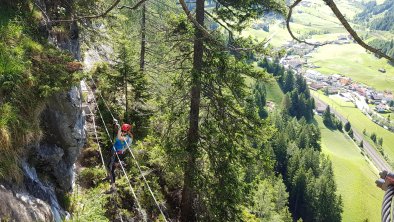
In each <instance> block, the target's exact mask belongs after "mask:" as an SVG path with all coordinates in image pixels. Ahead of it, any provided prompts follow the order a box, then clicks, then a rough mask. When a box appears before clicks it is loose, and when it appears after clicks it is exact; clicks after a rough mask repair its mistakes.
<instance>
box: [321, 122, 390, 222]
mask: <svg viewBox="0 0 394 222" xmlns="http://www.w3.org/2000/svg"><path fill="white" fill-rule="evenodd" d="M316 120H317V123H318V126H319V128H320V130H321V134H322V150H323V153H324V154H326V155H328V156H329V158H330V160H331V161H332V164H333V168H334V176H335V181H336V183H337V186H338V187H337V188H338V192H339V194H340V195H341V196H342V198H343V204H344V212H343V214H342V221H364V220H365V219H368V221H379V219H380V210H381V204H382V200H383V195H384V192H383V191H382V190H380V189H379V188H377V187H376V186H375V183H374V181H375V180H376V179H377V178H378V171H377V170H376V168H375V167H374V166H372V165H371V163H370V162H369V161H368V160H366V158H365V157H364V156H363V155H362V154H361V152H360V149H359V148H358V147H357V146H356V144H355V143H354V142H353V141H352V140H351V139H349V138H348V137H347V136H345V135H344V134H343V133H340V132H339V131H331V130H329V129H327V128H326V127H325V126H324V124H323V122H322V118H321V117H319V116H318V117H316Z"/></svg>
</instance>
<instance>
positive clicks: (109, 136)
mask: <svg viewBox="0 0 394 222" xmlns="http://www.w3.org/2000/svg"><path fill="white" fill-rule="evenodd" d="M87 87H89V86H88V85H87ZM89 91H90V92H91V94H92V97H93V100H94V103H95V104H96V107H97V111H98V112H99V115H100V118H101V121H102V122H103V125H104V128H105V131H106V133H107V135H108V138H109V139H110V141H111V143H112V144H113V141H112V138H111V135H110V134H109V131H108V128H107V126H106V124H105V121H104V118H103V115H102V114H101V110H100V108H99V106H98V104H97V101H96V98H95V96H94V94H93V91H92V89H91V88H90V87H89ZM111 115H112V114H111ZM112 148H113V149H114V152H115V154H116V157H117V158H118V160H119V163H120V166H121V168H122V171H123V174H124V175H125V177H126V180H127V182H128V184H129V187H130V190H131V193H132V194H133V197H134V199H135V202H136V204H137V207H138V211H139V213H140V214H141V215H142V216H143V218H144V219H145V216H144V214H143V213H142V208H141V205H140V203H139V201H138V198H137V195H136V194H135V192H134V189H133V187H132V186H131V182H130V179H129V177H128V176H127V173H126V170H125V169H124V167H123V165H122V162H121V160H120V158H119V155H118V154H117V153H116V150H115V147H114V146H112Z"/></svg>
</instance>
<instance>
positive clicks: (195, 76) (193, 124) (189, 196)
mask: <svg viewBox="0 0 394 222" xmlns="http://www.w3.org/2000/svg"><path fill="white" fill-rule="evenodd" d="M204 1H205V0H197V1H196V20H197V22H198V23H199V24H200V25H202V26H203V25H204ZM202 38H203V33H202V32H201V30H200V29H198V28H197V27H195V34H194V56H193V70H192V73H191V77H192V78H191V79H192V82H191V85H192V86H191V90H190V97H191V99H190V114H189V132H188V134H187V145H186V151H187V160H186V163H185V164H186V165H185V174H184V184H183V190H182V203H181V218H180V220H181V221H183V222H194V221H196V212H195V209H194V200H195V189H194V188H195V179H194V178H195V173H196V157H197V152H198V150H197V145H198V140H199V129H198V127H199V123H198V122H199V112H200V94H201V80H200V78H201V76H200V75H201V70H202V65H203V64H202V62H203V48H204V43H203V40H202Z"/></svg>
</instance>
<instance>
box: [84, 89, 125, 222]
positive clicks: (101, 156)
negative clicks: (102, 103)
mask: <svg viewBox="0 0 394 222" xmlns="http://www.w3.org/2000/svg"><path fill="white" fill-rule="evenodd" d="M90 90H91V89H90ZM90 92H91V91H90ZM85 102H86V103H88V102H87V101H85ZM95 104H96V103H95ZM87 107H88V109H89V112H90V113H91V115H92V117H93V118H92V122H93V129H94V135H95V138H96V143H97V146H98V148H99V153H100V158H101V162H102V163H103V169H104V172H107V168H106V167H105V161H104V157H103V153H102V150H101V146H100V143H99V138H98V136H97V127H96V120H95V119H96V116H95V115H94V113H93V111H92V109H91V108H90V106H89V105H87ZM107 176H108V173H107ZM116 194H117V193H116ZM111 199H112V200H115V195H114V194H112V198H111ZM114 202H115V207H116V212H117V213H118V215H119V218H120V221H121V222H123V218H122V215H121V214H120V213H119V212H118V205H117V204H116V201H114Z"/></svg>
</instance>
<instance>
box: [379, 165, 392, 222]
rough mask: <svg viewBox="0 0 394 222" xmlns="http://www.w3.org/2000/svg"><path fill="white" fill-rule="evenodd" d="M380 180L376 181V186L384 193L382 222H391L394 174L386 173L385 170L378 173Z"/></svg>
mask: <svg viewBox="0 0 394 222" xmlns="http://www.w3.org/2000/svg"><path fill="white" fill-rule="evenodd" d="M379 175H380V178H379V179H378V180H376V185H377V186H378V187H380V188H381V189H382V190H384V191H386V192H385V194H384V198H383V203H382V222H391V221H392V217H393V215H392V208H393V207H394V205H393V196H394V173H388V172H387V171H386V170H384V171H382V172H380V173H379Z"/></svg>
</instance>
